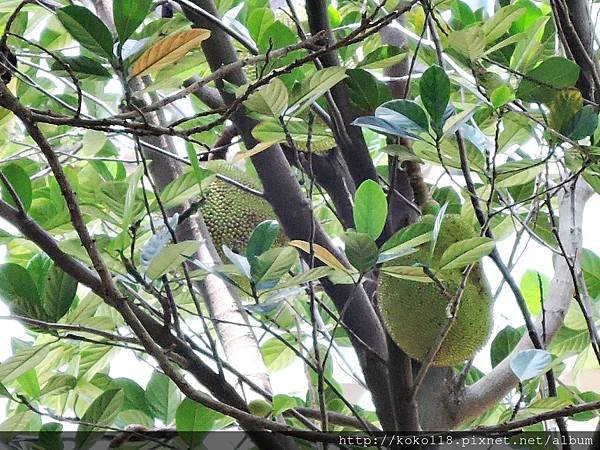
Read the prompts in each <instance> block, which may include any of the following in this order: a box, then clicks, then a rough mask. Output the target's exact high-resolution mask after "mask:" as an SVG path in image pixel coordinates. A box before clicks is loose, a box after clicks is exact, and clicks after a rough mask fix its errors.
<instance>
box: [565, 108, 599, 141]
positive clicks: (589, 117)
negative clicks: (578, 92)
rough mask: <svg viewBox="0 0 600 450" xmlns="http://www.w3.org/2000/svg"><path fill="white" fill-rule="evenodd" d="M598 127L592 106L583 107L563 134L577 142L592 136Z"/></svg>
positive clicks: (596, 113) (596, 114) (596, 116)
mask: <svg viewBox="0 0 600 450" xmlns="http://www.w3.org/2000/svg"><path fill="white" fill-rule="evenodd" d="M597 127H598V112H596V111H595V110H594V107H593V106H592V105H585V106H584V107H583V108H581V110H579V112H577V114H576V115H575V117H574V118H573V120H572V121H571V122H570V123H569V124H568V128H567V129H566V130H565V131H564V134H565V135H566V136H567V137H569V138H571V139H573V140H575V141H578V140H580V139H584V138H586V137H588V136H591V135H593V134H594V131H596V128H597Z"/></svg>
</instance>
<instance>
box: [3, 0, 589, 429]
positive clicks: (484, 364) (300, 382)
mask: <svg viewBox="0 0 600 450" xmlns="http://www.w3.org/2000/svg"><path fill="white" fill-rule="evenodd" d="M466 3H468V4H470V6H472V7H481V6H484V5H493V0H489V1H488V0H470V1H469V0H467V1H466ZM599 222H600V197H599V196H598V195H595V196H594V197H593V198H592V199H591V200H590V201H589V203H588V205H587V207H586V210H585V216H584V221H583V240H584V247H586V248H588V249H590V250H593V251H594V252H596V253H598V254H600V240H599V239H598V238H597V236H598V235H597V227H598V223H599ZM513 243H514V238H513V237H510V238H508V239H505V240H504V241H502V242H500V243H499V244H498V248H499V250H500V252H501V254H502V255H503V257H504V259H505V261H506V260H507V259H508V255H509V253H510V251H511V249H512V246H513ZM4 254H5V249H4V248H0V261H1V260H2V259H3V255H4ZM484 267H485V269H486V273H487V275H488V278H489V280H490V284H491V285H492V288H493V290H495V287H496V286H498V283H499V281H500V279H501V276H500V274H499V273H498V272H497V270H496V269H495V267H494V266H493V264H492V263H491V262H490V261H488V260H486V261H485V262H484ZM527 269H535V270H537V271H539V272H542V273H544V274H545V275H547V276H548V277H552V274H553V267H552V258H551V254H550V252H549V251H548V250H547V249H545V248H543V247H542V246H540V245H539V244H537V243H535V242H533V241H531V240H529V242H528V243H527V249H526V251H525V252H524V255H523V257H522V258H521V259H520V260H519V262H518V263H517V264H516V266H515V267H514V269H513V271H512V273H513V276H514V278H515V279H516V280H517V282H519V281H520V279H521V277H522V275H523V273H524V272H525V271H526V270H527ZM8 314H9V310H8V308H6V306H5V305H3V304H1V303H0V316H5V315H8ZM494 317H495V324H494V333H493V335H494V334H495V333H496V332H498V331H500V330H501V329H503V328H504V327H505V326H506V325H507V324H510V325H512V326H520V325H522V324H523V319H522V317H521V314H520V312H519V309H518V307H517V305H516V302H515V300H514V297H513V295H512V293H511V292H510V290H509V289H508V288H507V287H505V288H504V289H503V291H502V293H501V294H500V296H499V298H498V301H497V302H496V304H495V314H494ZM0 326H2V328H3V332H2V333H1V334H0V361H2V360H4V359H6V358H7V357H9V356H10V355H11V349H10V340H11V338H12V337H18V338H27V335H26V334H25V332H24V329H23V327H22V326H21V325H20V324H18V323H17V322H14V321H7V320H3V321H2V322H0ZM344 353H345V354H346V356H347V359H348V361H350V363H351V364H352V366H353V367H354V370H355V371H357V372H360V368H359V365H358V362H357V361H356V358H355V356H354V354H353V352H352V351H351V350H346V351H344ZM475 366H476V367H478V368H479V369H481V370H483V371H484V372H486V371H488V370H489V369H490V368H491V365H490V359H489V344H488V346H486V348H484V349H483V350H482V351H481V352H480V353H479V355H478V356H477V357H476V358H475ZM110 375H111V376H113V377H129V378H132V379H134V380H135V381H137V382H138V383H139V384H140V385H142V386H145V385H146V383H147V382H148V379H149V378H150V375H151V370H150V368H149V366H148V364H147V363H143V362H140V361H138V360H137V359H136V358H135V357H134V356H133V354H132V353H131V352H128V351H121V352H120V353H119V354H118V355H117V356H116V357H115V358H114V359H113V361H112V363H111V369H110ZM335 375H336V379H338V381H340V382H341V383H342V384H344V388H345V390H346V393H347V394H348V397H349V398H350V399H351V401H358V400H359V399H360V403H361V404H363V405H364V406H366V407H369V406H371V405H370V400H369V396H368V394H367V395H363V392H361V390H360V388H357V387H356V385H355V384H354V383H353V381H352V379H351V378H350V377H348V376H347V375H346V374H345V373H344V372H343V371H342V370H340V369H339V368H338V367H336V373H335ZM272 383H273V388H274V392H275V393H286V394H290V395H297V396H298V397H301V398H304V396H305V392H306V389H307V383H306V377H305V376H304V367H303V365H302V364H301V362H300V361H298V362H296V363H294V364H293V365H291V366H290V367H288V368H286V369H284V370H281V371H278V372H276V373H274V374H272ZM595 389H596V390H598V386H597V385H596V387H595ZM5 404H6V402H5V400H1V401H0V420H2V418H3V417H4V405H5ZM571 426H572V427H573V428H578V429H580V428H581V427H583V426H584V425H583V424H581V423H578V422H574V423H572V424H571ZM589 427H590V425H589V424H586V425H585V429H589ZM69 428H70V427H69Z"/></svg>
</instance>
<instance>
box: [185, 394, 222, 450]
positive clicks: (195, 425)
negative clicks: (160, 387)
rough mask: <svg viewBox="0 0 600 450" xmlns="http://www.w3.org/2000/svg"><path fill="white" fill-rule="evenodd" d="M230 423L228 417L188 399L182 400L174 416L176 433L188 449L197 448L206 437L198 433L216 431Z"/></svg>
mask: <svg viewBox="0 0 600 450" xmlns="http://www.w3.org/2000/svg"><path fill="white" fill-rule="evenodd" d="M232 421H233V419H231V418H230V417H227V416H225V415H223V414H221V413H219V412H217V411H215V410H212V409H210V408H207V407H206V406H204V405H201V404H200V403H197V402H195V401H193V400H191V399H189V398H185V399H183V401H182V402H181V404H180V405H179V407H178V408H177V413H176V415H175V425H176V427H177V431H178V432H179V433H180V435H181V437H182V438H183V440H184V441H185V442H186V443H187V444H188V445H189V448H198V447H197V446H198V445H199V444H200V443H201V442H202V440H204V438H205V437H206V436H205V435H204V434H203V433H198V432H199V431H211V430H218V429H220V428H223V427H224V426H226V425H227V424H228V423H231V422H232Z"/></svg>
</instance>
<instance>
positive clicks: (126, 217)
mask: <svg viewBox="0 0 600 450" xmlns="http://www.w3.org/2000/svg"><path fill="white" fill-rule="evenodd" d="M143 176H144V165H143V164H139V165H138V166H137V168H136V169H135V171H134V172H133V173H132V174H131V175H130V176H129V177H128V178H129V180H128V182H127V192H126V193H125V205H124V206H123V224H122V225H121V229H122V230H123V231H125V230H127V229H128V228H129V225H131V220H132V218H133V216H134V214H135V212H136V207H137V206H136V205H135V199H136V193H137V191H138V183H139V182H140V180H141V179H142V177H143Z"/></svg>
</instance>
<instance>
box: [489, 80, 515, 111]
mask: <svg viewBox="0 0 600 450" xmlns="http://www.w3.org/2000/svg"><path fill="white" fill-rule="evenodd" d="M514 99H515V93H514V91H513V90H512V89H511V88H510V86H508V85H507V84H503V85H501V86H498V87H497V88H496V89H494V90H493V91H492V93H491V94H490V100H491V101H492V106H494V108H500V107H501V106H504V105H506V104H507V103H508V102H511V101H513V100H514Z"/></svg>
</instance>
